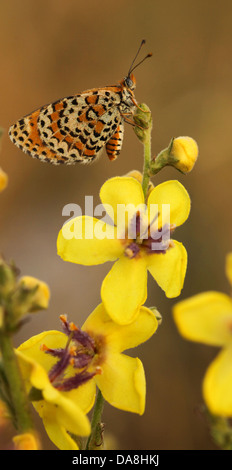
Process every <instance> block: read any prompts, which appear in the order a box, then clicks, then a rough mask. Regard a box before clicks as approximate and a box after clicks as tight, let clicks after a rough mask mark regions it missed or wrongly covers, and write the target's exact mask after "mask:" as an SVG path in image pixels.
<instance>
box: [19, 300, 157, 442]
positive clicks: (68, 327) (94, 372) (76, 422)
mask: <svg viewBox="0 0 232 470" xmlns="http://www.w3.org/2000/svg"><path fill="white" fill-rule="evenodd" d="M61 320H62V325H63V329H64V333H62V332H59V331H45V332H43V333H41V334H39V335H37V336H34V337H32V338H30V339H29V340H28V341H26V342H25V343H23V344H22V345H21V346H20V347H19V348H18V350H17V351H18V355H19V359H20V363H21V367H22V372H23V377H24V378H25V380H26V384H27V389H28V391H29V390H30V389H31V386H33V387H34V388H35V389H38V390H40V391H41V393H42V397H40V396H39V397H38V401H33V394H32V393H31V394H30V396H31V399H32V401H33V405H34V406H35V408H36V410H37V411H38V413H39V414H40V416H41V418H42V419H43V422H44V426H45V428H46V431H47V433H48V435H49V437H50V439H51V440H52V441H53V442H54V443H55V444H56V446H57V447H58V448H60V449H75V448H77V445H76V443H75V442H74V440H73V439H72V438H71V436H70V435H69V434H68V432H67V431H69V432H71V433H73V434H76V435H86V434H88V433H89V431H90V428H89V424H88V421H87V418H86V416H85V415H84V413H87V412H88V411H89V410H90V409H91V407H92V406H93V402H94V399H95V394H96V385H97V386H98V387H99V389H100V390H101V392H102V395H103V397H104V398H105V399H106V400H107V401H108V402H109V403H110V404H111V405H113V406H115V407H117V408H120V409H122V410H126V411H131V412H134V413H139V414H142V413H143V412H144V407H145V376H144V369H143V365H142V363H141V361H140V360H139V359H138V358H131V357H129V356H127V355H125V354H122V351H124V350H125V349H128V348H132V347H135V346H137V345H138V344H140V343H142V342H144V341H146V340H147V339H149V338H150V337H151V336H152V335H153V333H154V332H155V330H156V328H157V326H158V322H157V320H156V317H155V315H154V314H153V313H152V312H151V311H150V310H149V309H147V308H145V307H142V308H141V309H140V313H139V315H138V317H137V319H136V321H135V322H133V323H131V324H130V325H126V326H120V325H118V324H116V323H114V322H113V321H112V320H111V318H110V317H109V316H108V315H107V313H106V312H105V310H104V307H103V305H102V304H100V305H99V306H98V307H97V308H96V309H95V310H94V311H93V312H92V314H91V315H90V316H89V317H88V318H87V320H86V322H85V323H84V325H83V327H82V330H80V329H78V328H77V327H76V326H75V325H74V324H73V323H72V322H68V321H67V319H66V317H65V316H61ZM67 336H68V338H67ZM34 393H35V395H34V397H35V396H36V392H34Z"/></svg>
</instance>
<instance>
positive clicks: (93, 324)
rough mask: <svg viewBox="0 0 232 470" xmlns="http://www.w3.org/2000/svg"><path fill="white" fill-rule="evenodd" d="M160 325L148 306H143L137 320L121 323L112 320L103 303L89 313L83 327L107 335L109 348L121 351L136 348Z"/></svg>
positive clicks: (85, 329)
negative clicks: (125, 323) (126, 323)
mask: <svg viewBox="0 0 232 470" xmlns="http://www.w3.org/2000/svg"><path fill="white" fill-rule="evenodd" d="M157 326H158V322H157V319H156V317H155V315H154V313H153V312H152V311H151V310H149V309H148V308H146V307H141V308H140V310H139V313H138V316H137V318H136V321H134V322H132V323H130V324H129V325H119V324H118V323H115V322H114V321H112V319H111V318H110V317H109V315H108V314H107V313H106V311H105V309H104V306H103V304H100V305H98V307H97V308H95V310H94V311H93V312H92V313H91V315H89V317H88V318H87V320H86V321H85V323H84V325H83V327H82V329H83V330H84V331H87V332H88V333H89V334H91V335H99V336H100V337H101V336H103V337H105V341H106V342H107V350H108V349H110V351H112V350H113V351H115V352H121V351H124V350H125V349H129V348H134V347H136V346H138V345H139V344H141V343H143V342H144V341H147V340H148V339H149V338H150V337H151V336H152V335H153V334H154V332H155V331H156V329H157Z"/></svg>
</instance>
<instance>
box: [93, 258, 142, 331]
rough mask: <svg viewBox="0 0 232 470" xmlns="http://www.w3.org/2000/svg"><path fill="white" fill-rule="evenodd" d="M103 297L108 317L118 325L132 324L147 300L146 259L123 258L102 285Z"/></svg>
mask: <svg viewBox="0 0 232 470" xmlns="http://www.w3.org/2000/svg"><path fill="white" fill-rule="evenodd" d="M101 297H102V302H103V304H104V307H105V309H106V311H107V313H108V315H109V316H110V317H111V318H112V319H113V320H114V321H115V322H116V323H119V324H121V325H125V324H128V323H130V322H132V321H133V320H134V319H135V318H136V316H137V315H138V312H139V307H140V306H141V305H142V304H144V302H145V300H146V298H147V269H146V261H145V258H143V257H140V258H138V259H137V258H133V259H129V258H127V257H126V256H124V255H123V256H121V258H120V259H119V260H118V261H116V263H114V265H113V267H112V269H111V270H110V272H109V273H108V274H107V276H106V277H105V279H104V281H103V283H102V288H101Z"/></svg>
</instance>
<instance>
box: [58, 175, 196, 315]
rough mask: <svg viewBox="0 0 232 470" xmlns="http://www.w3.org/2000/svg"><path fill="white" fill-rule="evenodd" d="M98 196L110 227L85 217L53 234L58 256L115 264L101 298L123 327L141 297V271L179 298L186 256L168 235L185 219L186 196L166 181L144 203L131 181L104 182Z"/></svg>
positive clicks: (139, 188)
mask: <svg viewBox="0 0 232 470" xmlns="http://www.w3.org/2000/svg"><path fill="white" fill-rule="evenodd" d="M100 198H101V201H102V203H103V206H104V208H105V210H106V211H107V213H108V215H109V216H110V217H111V219H113V221H114V224H115V225H110V224H109V223H106V222H104V221H103V220H98V219H96V218H92V217H88V216H84V217H77V218H75V219H72V220H70V221H69V222H67V223H66V224H65V225H64V226H63V229H62V230H61V231H60V233H59V236H58V240H57V249H58V254H59V255H60V256H61V258H63V260H65V261H70V262H73V263H78V264H83V265H96V264H101V263H104V262H106V261H115V263H114V265H113V267H112V269H111V270H110V272H109V273H108V275H107V276H106V277H105V279H104V281H103V283H102V288H101V297H102V301H103V304H104V307H105V309H106V311H107V313H108V314H109V315H110V317H111V318H112V319H113V320H114V321H115V322H117V323H120V324H127V323H130V322H131V321H133V320H134V319H135V318H136V315H137V314H138V311H139V307H140V306H141V305H143V304H144V302H145V300H146V298H147V270H148V271H149V272H150V273H151V275H152V276H153V277H154V278H155V280H156V282H157V283H158V284H159V286H160V287H161V288H162V289H163V290H164V291H165V294H166V296H167V297H176V296H178V295H179V294H180V292H181V289H182V287H183V283H184V278H185V273H186V266H187V253H186V250H185V248H184V246H183V245H182V244H181V243H179V242H177V241H174V240H170V235H171V233H172V232H173V230H174V228H175V227H176V226H179V225H181V224H183V223H184V221H185V220H186V219H187V217H188V215H189V211H190V198H189V195H188V193H187V191H186V190H185V188H184V187H183V186H182V185H181V184H180V183H179V182H178V181H167V182H165V183H162V184H160V185H158V186H156V187H155V188H154V189H152V190H151V191H150V193H149V196H148V200H147V205H145V201H144V195H143V191H142V186H141V184H140V183H139V182H138V181H137V180H136V179H135V178H133V177H116V178H112V179H109V180H108V181H106V182H105V183H104V184H103V186H102V188H101V191H100ZM162 205H164V206H162ZM163 207H164V208H166V212H165V213H164V210H163V211H162V208H163ZM167 208H168V209H170V214H168V210H167ZM127 214H128V216H127ZM161 219H162V220H161ZM161 230H162V232H161Z"/></svg>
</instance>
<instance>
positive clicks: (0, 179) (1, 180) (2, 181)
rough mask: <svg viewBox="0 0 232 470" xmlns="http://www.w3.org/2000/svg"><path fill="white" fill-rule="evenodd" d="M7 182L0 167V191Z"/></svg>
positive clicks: (5, 175) (6, 177)
mask: <svg viewBox="0 0 232 470" xmlns="http://www.w3.org/2000/svg"><path fill="white" fill-rule="evenodd" d="M7 183H8V176H7V174H6V173H5V172H4V171H3V170H2V169H1V168H0V192H1V191H3V190H4V189H5V187H6V186H7Z"/></svg>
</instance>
